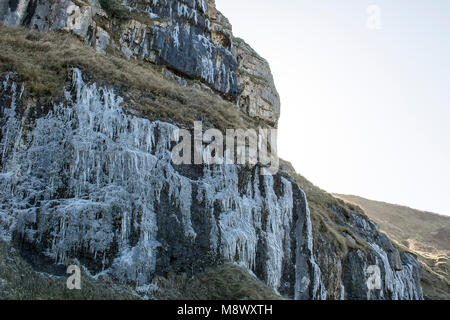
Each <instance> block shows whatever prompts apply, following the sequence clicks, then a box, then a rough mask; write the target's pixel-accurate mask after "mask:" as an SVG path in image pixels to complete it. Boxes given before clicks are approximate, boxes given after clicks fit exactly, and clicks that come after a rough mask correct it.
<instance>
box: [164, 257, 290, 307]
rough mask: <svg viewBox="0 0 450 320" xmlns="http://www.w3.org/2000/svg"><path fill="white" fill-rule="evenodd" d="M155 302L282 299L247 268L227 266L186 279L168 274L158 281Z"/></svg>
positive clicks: (186, 277) (185, 277) (182, 276)
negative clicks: (163, 300)
mask: <svg viewBox="0 0 450 320" xmlns="http://www.w3.org/2000/svg"><path fill="white" fill-rule="evenodd" d="M155 284H156V285H157V286H158V288H159V290H158V292H157V293H156V297H157V298H158V299H165V300H242V299H245V300H284V298H283V297H281V296H279V295H277V294H276V293H275V292H274V291H273V290H272V289H271V288H269V287H268V286H267V285H266V284H264V283H263V282H262V281H260V280H259V279H257V278H256V277H254V276H253V275H251V274H250V273H249V272H248V271H247V270H246V269H244V268H242V267H239V266H237V265H235V264H231V263H227V264H224V265H221V266H219V267H215V268H211V269H208V270H206V271H205V272H203V273H200V274H197V275H194V276H193V277H191V278H189V277H188V276H187V275H186V274H181V275H176V274H169V275H168V276H167V278H162V277H160V278H157V279H156V280H155Z"/></svg>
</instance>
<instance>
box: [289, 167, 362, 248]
mask: <svg viewBox="0 0 450 320" xmlns="http://www.w3.org/2000/svg"><path fill="white" fill-rule="evenodd" d="M281 163H282V168H284V170H286V171H287V172H288V173H289V174H290V175H291V176H292V177H294V178H295V180H296V181H297V183H298V184H299V186H300V187H301V188H302V189H303V191H304V192H305V193H306V194H307V198H308V204H309V209H310V213H311V221H312V226H313V229H314V232H313V234H314V236H317V235H320V237H327V238H328V239H329V240H331V241H332V242H334V244H335V247H336V249H337V250H338V253H340V255H341V256H342V257H343V256H345V255H346V254H347V252H348V251H349V249H360V250H363V251H365V250H367V248H368V245H367V243H366V241H365V240H363V239H361V238H360V237H358V236H357V235H356V234H354V232H353V231H352V230H350V229H349V228H347V227H344V226H339V225H338V224H337V223H336V222H339V220H340V219H341V218H340V217H339V216H338V215H337V214H336V212H335V211H334V210H332V208H333V207H334V208H336V209H337V210H339V211H340V212H341V213H342V214H343V215H344V216H346V217H349V215H350V212H351V213H354V214H358V215H361V216H365V214H364V211H363V210H362V209H361V208H360V207H358V206H356V205H353V204H348V203H345V202H344V201H343V200H340V199H337V198H335V197H334V196H333V195H331V194H330V193H328V192H326V191H324V190H322V189H320V188H318V187H316V186H315V185H313V184H312V183H311V182H309V181H308V180H307V179H306V178H305V177H303V176H301V175H300V174H298V173H296V172H295V170H294V168H293V167H292V165H291V164H290V163H288V162H286V161H282V162H281ZM346 235H347V236H346ZM348 236H350V237H351V238H352V239H353V240H354V242H353V241H351V240H350V239H349V237H348Z"/></svg>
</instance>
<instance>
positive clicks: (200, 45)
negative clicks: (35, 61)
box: [0, 0, 280, 126]
mask: <svg viewBox="0 0 450 320" xmlns="http://www.w3.org/2000/svg"><path fill="white" fill-rule="evenodd" d="M102 2H103V3H108V1H98V0H85V1H82V0H76V1H75V0H74V1H70V0H60V1H47V0H13V1H7V0H2V1H0V20H2V21H3V22H4V23H5V25H7V26H26V27H30V28H34V29H38V30H39V31H49V30H65V31H68V32H72V33H74V34H76V35H77V36H79V37H81V38H82V39H83V40H84V41H85V43H86V44H87V45H90V46H93V47H95V48H96V49H97V50H98V51H100V52H103V53H105V52H106V51H107V49H108V48H110V47H111V48H114V49H117V50H120V51H121V52H123V53H124V54H125V55H126V56H127V57H129V58H135V59H141V60H144V61H146V62H149V63H154V64H160V65H164V66H166V67H167V68H168V69H169V70H171V71H172V72H173V73H174V74H175V75H174V76H175V77H176V75H181V76H182V77H183V78H188V79H198V80H200V81H201V82H202V83H203V84H204V85H206V86H207V87H208V88H211V89H213V90H214V91H215V92H217V93H219V94H220V95H222V96H223V97H225V98H226V99H228V100H230V101H233V102H236V104H237V105H239V106H241V108H242V110H243V111H244V112H246V113H248V114H249V115H251V116H252V117H258V118H261V119H263V120H266V121H268V123H269V124H271V125H275V126H276V123H277V121H278V118H279V114H280V99H279V96H278V93H277V91H276V89H275V86H274V84H273V79H272V75H271V73H270V68H269V66H268V64H267V62H266V61H265V60H263V59H262V58H260V57H259V56H258V55H257V54H256V53H255V52H254V51H253V50H252V49H251V48H250V47H249V46H248V45H247V44H245V43H244V42H243V41H242V40H240V39H235V38H234V37H233V34H232V30H231V25H230V23H229V22H228V20H227V19H226V18H225V17H224V16H223V15H222V14H221V13H220V12H219V11H217V10H216V8H215V3H214V1H211V0H209V1H206V0H182V1H173V0H172V1H170V0H155V1H153V0H151V1H149V0H147V1H146V0H127V1H122V2H120V1H114V0H113V1H109V2H110V3H112V4H110V5H101V3H102ZM103 8H105V9H106V11H105V10H103ZM108 9H109V10H108Z"/></svg>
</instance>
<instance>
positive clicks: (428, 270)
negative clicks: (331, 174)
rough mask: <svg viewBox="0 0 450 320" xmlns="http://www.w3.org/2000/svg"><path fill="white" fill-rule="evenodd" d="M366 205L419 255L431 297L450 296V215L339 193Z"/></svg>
mask: <svg viewBox="0 0 450 320" xmlns="http://www.w3.org/2000/svg"><path fill="white" fill-rule="evenodd" d="M336 197H339V198H341V199H344V200H345V201H347V203H349V204H354V205H359V206H361V207H362V208H364V211H365V212H366V213H367V215H368V216H369V217H370V218H371V219H373V220H374V221H375V222H376V223H377V224H378V225H379V227H380V230H382V231H383V232H385V233H386V234H387V235H388V236H389V237H390V238H391V239H392V240H393V242H394V243H395V244H396V246H397V247H399V248H400V249H401V250H402V251H409V252H411V253H413V254H414V255H416V256H417V258H418V260H419V262H420V263H421V266H422V271H423V279H422V286H423V290H424V295H425V296H426V297H427V298H429V299H450V256H449V252H450V242H449V234H450V217H446V216H442V215H438V214H434V213H430V212H423V211H420V210H415V209H411V208H408V207H405V206H399V205H394V204H390V203H385V202H379V201H372V200H368V199H364V198H361V197H358V196H351V195H336Z"/></svg>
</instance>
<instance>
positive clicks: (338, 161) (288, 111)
mask: <svg viewBox="0 0 450 320" xmlns="http://www.w3.org/2000/svg"><path fill="white" fill-rule="evenodd" d="M216 5H217V8H218V9H219V10H220V11H222V13H223V14H224V15H225V16H226V17H227V18H228V19H229V20H230V22H231V24H232V25H233V31H234V34H235V36H238V37H241V38H243V39H244V40H246V41H247V42H248V43H249V44H250V45H251V46H252V47H253V48H254V49H255V50H256V51H257V52H258V53H259V54H260V55H261V56H262V57H264V58H266V59H267V60H268V62H269V63H270V66H271V68H272V73H273V75H274V78H275V84H276V86H277V89H278V91H279V93H280V96H281V119H280V123H279V127H280V129H279V154H280V156H281V157H282V158H284V159H286V160H288V161H290V162H292V164H293V165H294V167H295V169H296V170H297V172H299V173H300V174H302V175H303V176H305V177H306V178H307V179H309V180H310V181H311V182H313V183H314V184H315V185H317V186H319V187H321V188H322V189H325V190H327V191H329V192H336V193H345V194H354V195H359V196H362V197H366V198H369V199H373V200H380V201H386V202H390V203H396V204H402V205H407V206H410V207H413V208H416V209H421V210H427V211H432V212H436V213H440V214H447V215H450V197H449V194H450V193H449V192H450V1H448V0H433V1H429V0H378V1H376V0H374V1H366V0H352V1H350V0H339V1H336V0H277V1H274V0H216ZM370 5H377V6H378V7H379V8H380V10H381V16H380V18H381V29H380V30H374V29H370V28H369V27H368V26H367V20H368V18H369V14H368V13H367V8H368V7H369V6H370ZM372 21H373V20H372Z"/></svg>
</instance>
